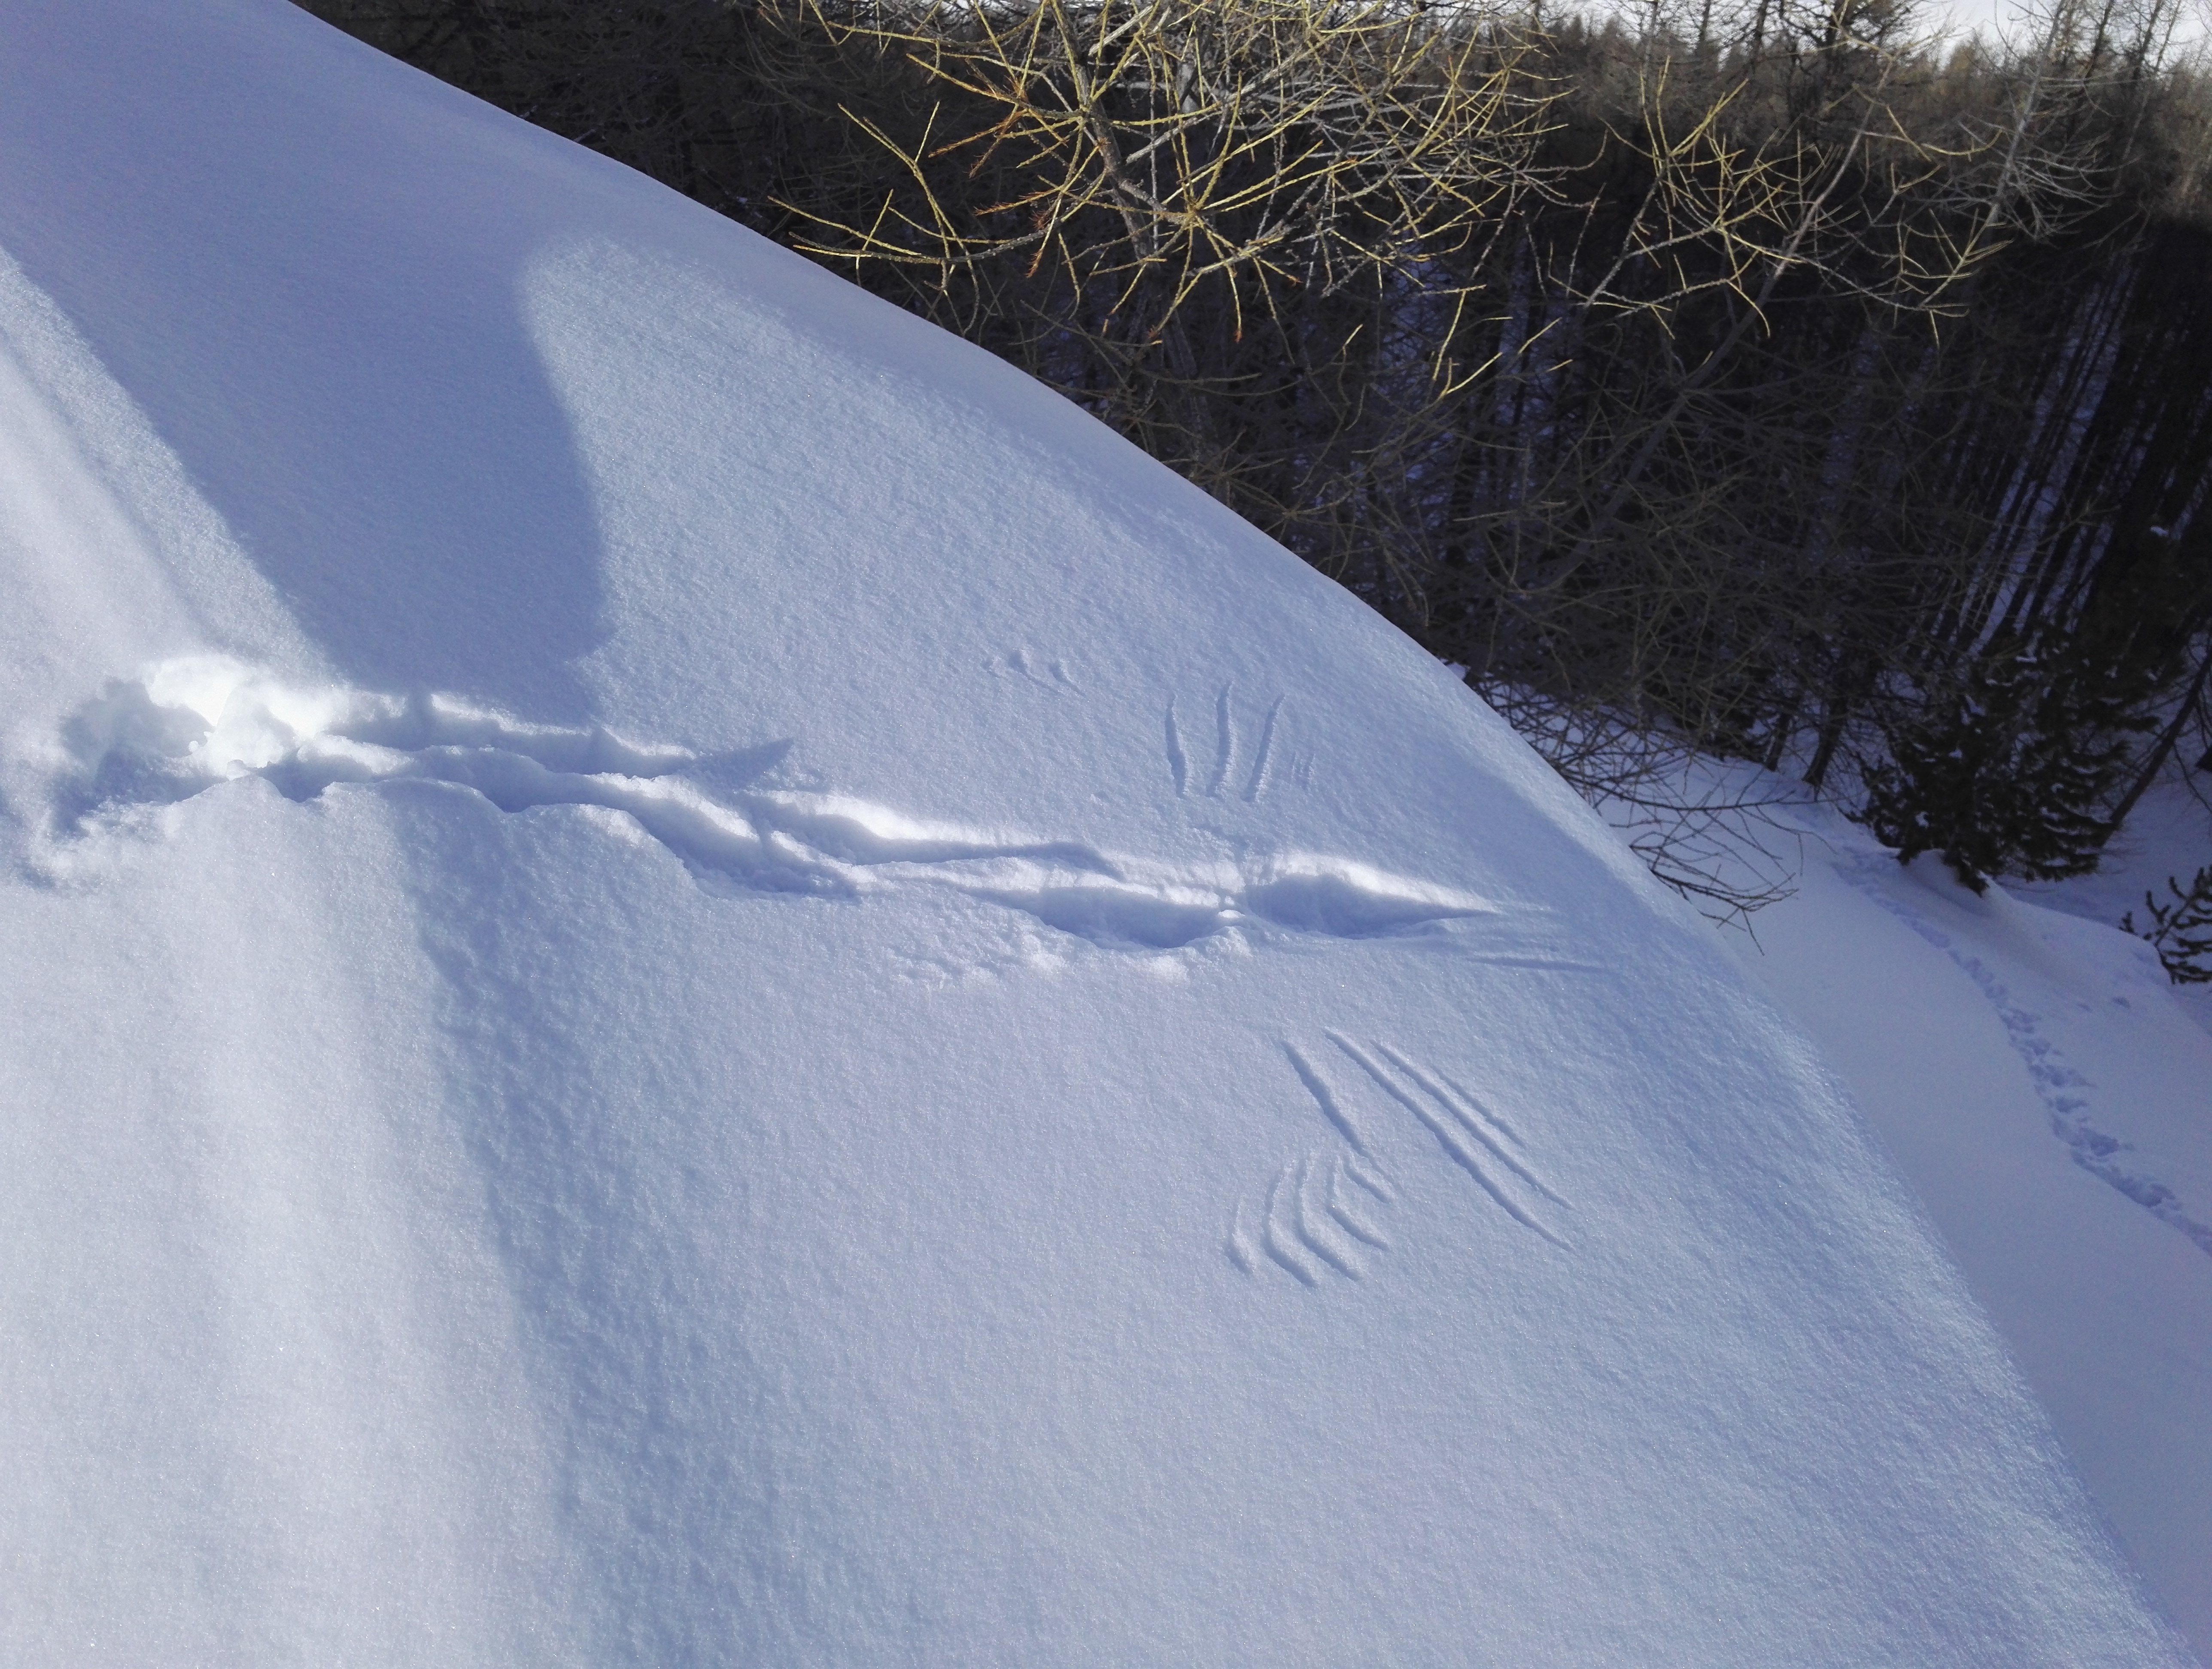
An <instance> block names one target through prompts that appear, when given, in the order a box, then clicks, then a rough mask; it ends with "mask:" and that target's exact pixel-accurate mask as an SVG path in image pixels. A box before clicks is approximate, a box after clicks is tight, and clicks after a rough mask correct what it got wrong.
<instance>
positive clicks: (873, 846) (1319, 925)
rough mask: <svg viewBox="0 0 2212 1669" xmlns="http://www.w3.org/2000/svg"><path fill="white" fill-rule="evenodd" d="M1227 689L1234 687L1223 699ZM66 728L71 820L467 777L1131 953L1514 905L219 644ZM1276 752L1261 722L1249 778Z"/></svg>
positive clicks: (500, 792)
mask: <svg viewBox="0 0 2212 1669" xmlns="http://www.w3.org/2000/svg"><path fill="white" fill-rule="evenodd" d="M1226 702H1227V696H1226V693H1225V695H1224V706H1223V708H1222V711H1223V712H1224V713H1227V711H1228V707H1227V705H1226ZM1225 722H1226V721H1225ZM1271 723H1272V720H1271ZM64 751H65V753H66V755H67V763H66V764H65V766H64V768H62V769H61V770H59V771H58V773H57V789H56V795H55V800H56V817H55V821H56V822H57V823H58V824H59V825H61V826H62V827H63V828H76V829H77V830H80V831H82V829H84V828H87V827H88V826H89V825H91V824H93V823H95V822H97V820H98V814H100V813H101V812H103V811H105V812H112V811H114V810H117V809H121V808H128V807H130V806H131V805H134V804H159V803H165V802H172V801H176V800H180V799H184V798H189V797H190V796H191V795H192V794H196V793H198V792H203V791H204V790H205V789H207V788H210V787H212V786H216V784H218V783H221V782H223V781H226V780H232V779H235V778H239V777H243V776H247V775H258V776H260V777H263V778H264V779H265V780H268V781H269V782H270V783H271V784H272V785H274V786H276V788H277V789H278V790H279V792H283V794H285V795H287V796H288V797H289V798H293V799H299V800H305V799H312V798H314V797H315V796H317V795H319V794H320V793H321V792H323V791H324V790H325V788H328V787H331V786H335V785H340V784H374V783H381V782H392V781H398V780H410V779H413V780H430V781H438V782H448V783H454V784H458V785H460V786H465V787H467V788H471V789H473V790H474V791H476V792H477V793H480V794H482V795H483V797H484V798H486V799H488V800H489V801H490V802H491V803H492V804H495V805H496V806H498V807H499V808H500V809H501V810H504V811H522V810H529V809H531V808H532V807H538V806H551V805H577V806H583V805H591V806H599V807H603V808H605V809H606V810H613V811H617V812H621V813H623V814H624V815H625V816H629V818H631V819H632V820H634V821H635V822H636V824H637V825H638V826H639V827H640V828H642V829H643V830H644V831H645V832H646V833H647V834H649V835H651V836H652V837H653V839H654V840H656V841H659V843H660V844H661V845H663V846H665V847H667V848H668V849H669V850H670V851H671V852H672V853H675V854H676V855H677V856H678V858H680V859H682V860H683V861H684V863H685V864H686V865H688V866H689V867H690V870H691V871H692V872H693V873H694V874H695V875H696V876H697V877H699V878H700V879H701V881H702V883H705V884H708V885H709V886H712V887H714V888H716V889H746V890H753V891H763V892H787V893H790V892H795V893H809V894H815V895H829V896H839V897H861V896H868V895H882V894H885V893H890V892H896V891H901V890H915V889H938V890H946V891H952V892H957V893H961V894H964V895H968V896H970V897H973V898H975V899H978V900H981V901H986V902H988V903H992V904H996V905H999V906H1001V907H1006V908H1008V909H1012V910H1018V911H1020V912H1023V913H1026V914H1028V915H1029V916H1030V917H1032V918H1034V919H1036V920H1037V921H1040V922H1042V923H1044V924H1045V925H1046V926H1050V927H1053V928H1055V929H1057V930H1059V931H1060V932H1066V933H1070V934H1074V935H1077V936H1079V937H1081V938H1086V939H1089V940H1091V941H1092V942H1093V943H1096V944H1102V945H1107V946H1111V947H1115V948H1121V949H1135V950H1175V949H1178V948H1180V947H1182V946H1185V945H1189V944H1195V943H1196V942H1198V941H1199V940H1201V939H1204V938H1209V937H1211V936H1212V935H1216V934H1218V933H1222V932H1226V931H1228V930H1230V929H1231V928H1234V927H1243V928H1247V929H1250V930H1254V931H1262V932H1264V931H1266V930H1270V929H1272V930H1276V931H1280V932H1290V933H1296V934H1302V935H1314V936H1318V937H1322V938H1379V937H1385V936H1389V935H1394V934H1401V933H1405V932H1413V931H1419V930H1424V929H1426V930H1436V929H1440V928H1444V927H1447V926H1449V925H1450V924H1453V923H1455V922H1462V921H1469V920H1474V919H1485V920H1488V921H1492V922H1501V923H1502V922H1503V921H1504V919H1505V913H1504V912H1503V911H1501V910H1500V909H1499V908H1498V907H1497V906H1495V905H1493V904H1492V903H1490V902H1489V901H1486V900H1484V899H1481V898H1478V897H1474V896H1472V895H1468V894H1466V893H1462V892H1457V891H1454V890H1452V889H1447V888H1443V887H1438V886H1434V885H1431V884H1430V883H1425V882H1421V881H1417V880H1413V879H1409V878H1407V877H1402V876H1396V875H1391V874H1388V873H1386V872H1384V871H1381V870H1378V869H1375V868H1373V867H1371V866H1370V865H1365V864H1362V863H1360V862H1358V861H1357V860H1355V859H1346V858H1339V857H1334V856H1328V855H1325V854H1320V853H1297V852H1292V853H1277V854H1273V855H1269V856H1263V857H1260V858H1256V859H1249V860H1243V861H1238V862H1227V861H1224V862H1217V863H1210V864H1205V863H1201V864H1182V865H1176V864H1169V863H1162V862H1158V861H1155V860H1150V859H1141V858H1133V857H1129V856H1125V855H1122V854H1119V853H1109V852H1106V851H1103V850H1102V849H1100V848H1098V847H1095V846H1092V845H1090V844H1088V843H1086V842H1084V841H1072V840H1067V841H1055V840H1045V839H1036V838H1031V837H1029V836H1026V835H1023V834H1012V833H1006V832H1002V831H997V830H991V829H978V828H965V827H961V826H957V825H953V824H949V823H939V822H923V821H921V820H918V819H915V818H912V817H908V816H904V815H902V814H901V813H899V812H896V811H894V810H890V809H888V808H886V807H884V806H880V805H876V804H870V803H868V802H866V801H864V800H860V799H857V798H851V797H848V796H843V795H836V794H820V793H799V792H787V791H781V790H745V789H740V790H738V791H737V792H732V793H728V794H726V795H724V796H722V797H720V798H717V797H716V796H714V795H713V794H710V793H709V792H707V790H706V789H705V788H703V787H702V786H700V785H699V783H698V782H696V781H695V780H691V776H690V774H687V773H696V772H699V771H701V770H702V769H704V768H706V767H707V766H708V765H709V764H710V762H706V761H702V760H701V759H699V758H698V756H696V755H694V754H693V753H691V752H690V751H689V750H684V749H681V748H672V747H653V746H641V745H639V744H636V743H629V742H626V741H624V740H623V739H622V738H620V737H616V736H614V735H612V734H611V733H610V732H608V731H605V730H604V729H599V728H597V727H592V728H585V729H571V728H563V727H561V726H556V725H530V724H524V723H520V722H519V721H517V720H514V719H509V718H507V717H506V716H504V715H501V714H499V713H490V712H487V711H485V710H483V709H481V708H477V707H471V706H469V705H467V704H466V703H464V702H461V701H456V700H453V698H451V697H447V696H441V695H418V696H413V697H408V698H401V697H397V696H391V695H377V694H374V693H370V692H365V691H360V690H349V689H296V688H294V687H291V686H288V685H285V684H283V683H279V682H278V681H276V680H274V679H272V678H270V677H266V676H265V675H263V674H260V673H257V672H255V671H252V669H250V668H247V667H244V666H241V665H239V664H238V663H236V662H234V661H232V660H229V659H228V658H222V657H216V656H203V657H194V658H188V659H185V660H179V661H173V662H170V663H167V664H165V665H162V666H161V667H157V668H155V669H154V671H152V672H150V673H149V675H148V676H147V677H145V678H143V679H142V680H140V681H137V682H135V683H126V682H117V683H112V684H111V685H110V686H109V688H108V689H107V691H106V694H105V695H103V696H101V697H100V699H99V700H98V701H94V702H92V703H90V704H89V705H88V707H86V708H84V709H83V710H82V712H80V713H78V715H77V716H76V719H74V720H73V721H72V722H71V723H70V725H69V726H68V729H67V732H66V734H65V736H64ZM1266 765H1267V744H1266V743H1265V739H1264V736H1263V743H1262V748H1261V753H1260V755H1259V756H1258V758H1257V759H1256V761H1255V764H1254V767H1253V771H1252V775H1251V778H1250V780H1251V782H1252V784H1254V785H1255V792H1257V787H1256V785H1261V784H1262V783H1263V781H1264V774H1265V768H1266ZM754 774H757V772H755V773H754ZM1478 954H1479V953H1478ZM1507 959H1509V960H1510V958H1507Z"/></svg>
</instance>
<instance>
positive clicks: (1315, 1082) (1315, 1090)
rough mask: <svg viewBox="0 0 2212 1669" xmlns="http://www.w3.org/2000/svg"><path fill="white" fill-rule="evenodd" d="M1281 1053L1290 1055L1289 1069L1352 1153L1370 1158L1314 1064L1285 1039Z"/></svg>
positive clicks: (1364, 1143) (1362, 1141)
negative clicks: (1318, 1105) (1294, 1073)
mask: <svg viewBox="0 0 2212 1669" xmlns="http://www.w3.org/2000/svg"><path fill="white" fill-rule="evenodd" d="M1283 1053H1285V1054H1286V1055H1288V1056H1290V1058H1291V1071H1294V1072H1296V1073H1297V1075H1298V1081H1299V1082H1300V1083H1303V1084H1304V1085H1305V1087H1306V1091H1307V1093H1308V1094H1309V1095H1312V1097H1313V1098H1314V1100H1315V1101H1316V1102H1318V1103H1319V1104H1320V1106H1321V1115H1322V1117H1323V1118H1324V1119H1327V1120H1328V1121H1329V1123H1331V1124H1333V1125H1334V1126H1336V1133H1337V1134H1338V1135H1340V1136H1341V1137H1343V1138H1344V1139H1345V1142H1346V1144H1347V1145H1348V1146H1349V1147H1350V1148H1351V1149H1352V1151H1353V1152H1354V1153H1356V1154H1358V1156H1360V1157H1361V1158H1363V1159H1366V1158H1371V1157H1372V1155H1371V1154H1370V1152H1369V1150H1368V1147H1367V1144H1366V1142H1365V1141H1364V1140H1363V1139H1362V1138H1361V1137H1360V1134H1359V1132H1358V1130H1357V1129H1355V1128H1354V1127H1353V1126H1352V1120H1350V1119H1349V1118H1347V1117H1346V1116H1345V1112H1344V1108H1342V1107H1341V1106H1340V1105H1338V1103H1337V1099H1336V1096H1335V1095H1334V1093H1333V1092H1331V1090H1330V1089H1329V1087H1328V1081H1327V1080H1326V1079H1324V1078H1323V1077H1322V1075H1321V1073H1320V1072H1319V1071H1316V1069H1315V1067H1314V1064H1313V1063H1312V1062H1311V1061H1310V1060H1308V1059H1306V1058H1305V1056H1304V1055H1303V1054H1301V1053H1298V1046H1297V1044H1295V1043H1292V1042H1291V1041H1288V1040H1287V1039H1286V1040H1285V1041H1284V1044H1283Z"/></svg>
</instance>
